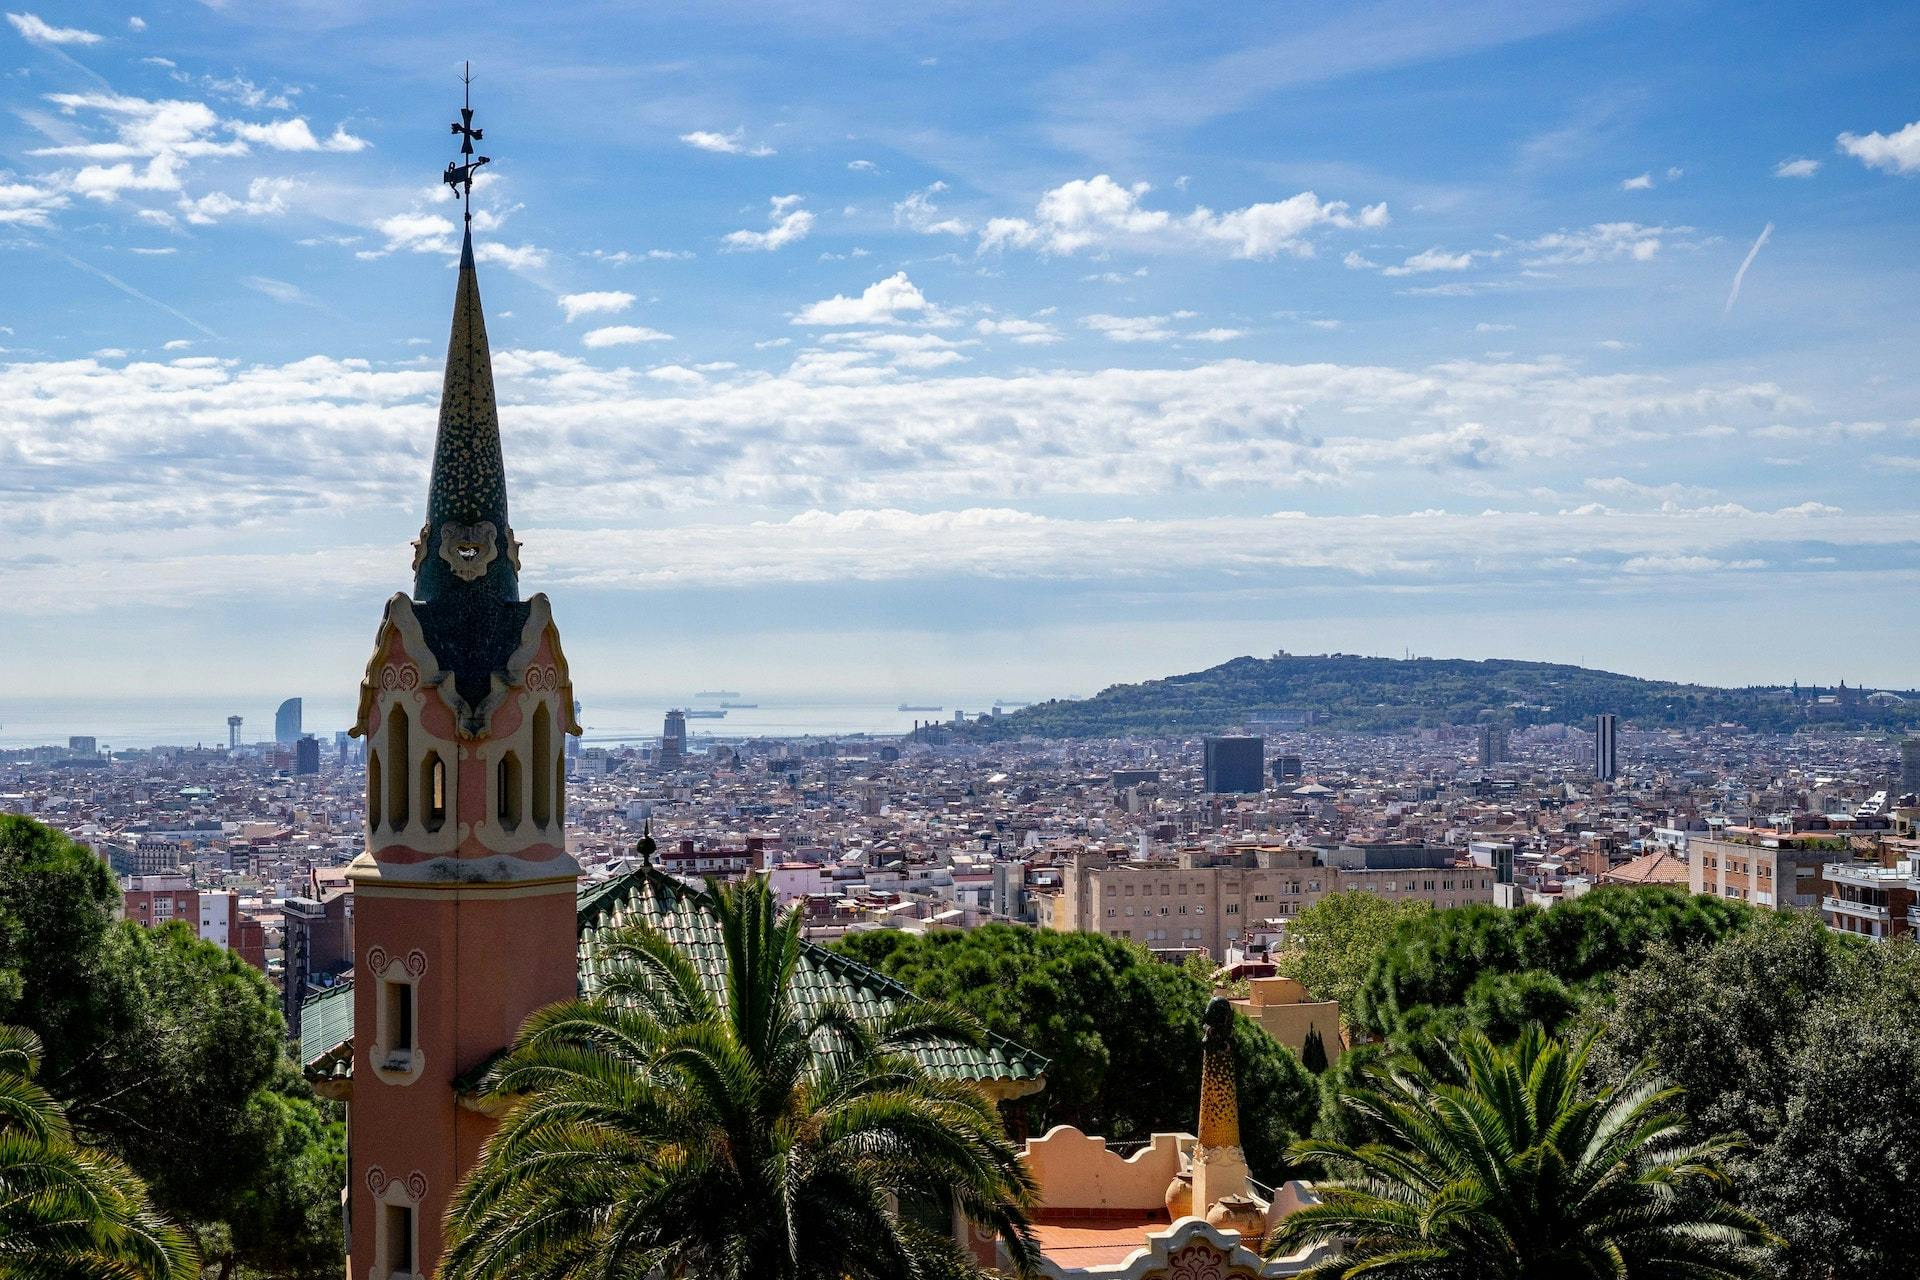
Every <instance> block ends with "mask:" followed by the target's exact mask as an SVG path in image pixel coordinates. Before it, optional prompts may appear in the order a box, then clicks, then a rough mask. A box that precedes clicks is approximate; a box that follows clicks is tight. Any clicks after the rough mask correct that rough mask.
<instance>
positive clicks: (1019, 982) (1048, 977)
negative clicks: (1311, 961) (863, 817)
mask: <svg viewBox="0 0 1920 1280" xmlns="http://www.w3.org/2000/svg"><path fill="white" fill-rule="evenodd" d="M835 945H836V946H837V947H838V948H839V949H840V950H842V951H844V952H845V953H847V954H848V955H851V956H853V957H854V958H855V959H857V960H860V961H862V962H863V963H866V964H869V965H872V966H873V967H875V968H877V969H879V970H880V971H881V972H882V973H885V974H887V975H888V976H889V977H892V978H894V979H896V980H897V981H899V982H901V983H903V984H905V985H906V986H907V987H909V988H911V989H912V990H913V991H914V992H915V993H916V994H919V995H921V996H924V997H926V998H928V999H931V1000H941V1001H946V1002H948V1003H951V1004H954V1005H957V1006H959V1007H960V1008H962V1009H965V1010H966V1011H967V1012H969V1013H971V1014H973V1015H974V1016H975V1017H977V1018H979V1019H980V1020H981V1021H982V1022H983V1023H985V1024H986V1026H987V1028H988V1029H989V1030H991V1031H994V1032H997V1033H999V1034H1001V1035H1004V1036H1006V1037H1008V1038H1009V1039H1012V1040H1016V1041H1018V1042H1019V1043H1021V1044H1023V1045H1026V1046H1027V1047H1028V1048H1030V1049H1032V1050H1034V1051H1035V1052H1037V1053H1041V1054H1044V1055H1046V1057H1047V1058H1048V1059H1050V1061H1051V1065H1050V1066H1049V1067H1048V1068H1047V1087H1046V1090H1045V1091H1044V1092H1043V1093H1041V1094H1040V1095H1039V1096H1038V1097H1036V1098H1031V1099H1026V1100H1024V1102H1025V1105H1026V1106H1027V1107H1028V1108H1029V1110H1028V1117H1029V1119H1030V1120H1031V1122H1032V1124H1033V1126H1034V1128H1035V1129H1036V1130H1039V1129H1044V1128H1046V1127H1049V1126H1051V1125H1056V1124H1071V1125H1074V1126H1075V1127H1077V1128H1079V1129H1081V1130H1082V1131H1084V1132H1087V1133H1091V1134H1097V1135H1099V1136H1101V1137H1104V1138H1112V1139H1135V1138H1144V1137H1146V1136H1148V1135H1149V1134H1152V1133H1155V1132H1181V1131H1187V1132H1190V1131H1192V1129H1193V1126H1194V1125H1195V1123H1196V1122H1197V1119H1198V1116H1199V1106H1200V1046H1201V1025H1200V1018H1201V1015H1202V1014H1203V1013H1205V1012H1206V1006H1207V1000H1208V999H1209V998H1210V996H1211V995H1212V992H1211V991H1210V990H1209V988H1208V986H1207V984H1206V983H1205V982H1203V981H1201V980H1200V979H1199V978H1197V977H1196V976H1195V975H1194V973H1192V972H1191V971H1189V970H1187V969H1186V968H1184V967H1183V966H1179V965H1169V964H1163V963H1161V962H1159V961H1157V960H1155V959H1153V958H1152V956H1150V955H1149V954H1148V953H1147V952H1146V951H1145V950H1143V949H1142V948H1140V947H1137V946H1134V945H1132V944H1129V943H1125V942H1121V941H1118V940H1116V939H1113V938H1107V937H1103V936H1101V935H1099V934H1091V933H1057V932H1054V931H1051V930H1045V929H1023V928H1018V927H1015V926H1012V925H986V926H984V927H982V928H978V929H968V930H964V931H956V932H941V933H930V934H925V935H919V936H916V935H911V934H905V933H901V932H898V931H895V930H875V931H873V932H870V933H861V934H854V935H851V936H849V937H847V938H844V939H842V940H841V941H840V942H838V943H836V944H835ZM1234 1055H1235V1059H1236V1062H1237V1064H1238V1070H1239V1074H1240V1078H1239V1082H1238V1083H1239V1093H1240V1126H1241V1140H1242V1142H1243V1143H1244V1145H1245V1148H1246V1153H1247V1160H1248V1163H1249V1164H1250V1165H1251V1166H1252V1168H1253V1171H1254V1175H1255V1176H1256V1177H1259V1178H1262V1179H1265V1180H1267V1181H1274V1180H1276V1179H1279V1178H1282V1177H1284V1176H1285V1174H1286V1170H1287V1168H1288V1165H1287V1155H1286V1150H1287V1145H1288V1143H1290V1142H1291V1141H1292V1140H1293V1139H1294V1138H1296V1137H1298V1136H1299V1135H1301V1134H1303V1133H1305V1132H1307V1130H1308V1129H1309V1128H1310V1127H1311V1125H1312V1123H1313V1118H1314V1114H1315V1111H1316V1109H1317V1105H1318V1103H1317V1097H1318V1095H1317V1091H1316V1089H1315V1086H1314V1082H1313V1077H1312V1076H1311V1075H1309V1074H1308V1073H1307V1071H1306V1070H1305V1068H1303V1067H1302V1066H1301V1065H1300V1061H1299V1059H1298V1058H1296V1057H1294V1055H1293V1053H1292V1051H1291V1050H1289V1049H1287V1048H1284V1047H1283V1046H1281V1045H1279V1044H1278V1043H1276V1042H1275V1041H1274V1039H1273V1038H1272V1037H1271V1036H1269V1035H1268V1034H1267V1033H1266V1032H1264V1031H1262V1030H1261V1029H1260V1028H1259V1027H1257V1026H1255V1025H1254V1024H1253V1023H1251V1022H1249V1021H1248V1020H1247V1019H1245V1018H1239V1019H1236V1020H1235V1028H1234Z"/></svg>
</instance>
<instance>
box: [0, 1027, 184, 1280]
mask: <svg viewBox="0 0 1920 1280" xmlns="http://www.w3.org/2000/svg"><path fill="white" fill-rule="evenodd" d="M39 1067H40V1041H39V1039H38V1038H37V1037H36V1036H35V1035H34V1034H33V1033H32V1032H31V1031H26V1030H23V1029H21V1028H19V1027H7V1026H0V1277H4V1278H5V1280H43V1278H44V1280H54V1277H59V1278H60V1280H92V1278H95V1277H98V1278H99V1280H192V1277H196V1276H198V1275H199V1274H200V1263H199V1259H198V1258H197V1257H195V1256H194V1251H193V1248H192V1246H191V1245H189V1244H188V1242H187V1238H186V1236H185V1235H183V1234H182V1233H181V1231H180V1229H179V1228H178V1227H175V1226H174V1225H173V1224H172V1223H170V1222H168V1221H167V1220H166V1219H165V1218H164V1217H163V1216H161V1215H160V1214H159V1213H158V1212H157V1211H156V1210H155V1209H154V1208H153V1207H152V1205H151V1204H149V1203H148V1200H147V1189H146V1186H145V1184H143V1183H142V1182H141V1181H140V1179H139V1177H138V1176H137V1175H136V1174H135V1173H134V1172H133V1170H131V1169H129V1168H127V1166H126V1165H124V1164H122V1163H121V1162H120V1161H119V1160H117V1159H115V1158H114V1157H112V1156H110V1155H106V1154H104V1153H102V1152H98V1151H91V1150H88V1149H87V1148H85V1147H81V1146H78V1145H76V1144H75V1142H74V1141H73V1134H72V1131H71V1129H70V1128H69V1127H68V1124H67V1117H66V1113H65V1111H64V1110H62V1109H61V1107H60V1104H59V1103H58V1102H56V1101H54V1099H53V1096H52V1095H51V1094H49V1093H48V1092H47V1091H46V1090H45V1089H42V1088H41V1087H40V1086H39V1084H38V1083H36V1082H35V1080H34V1078H33V1077H34V1073H35V1072H36V1071H38V1070H39Z"/></svg>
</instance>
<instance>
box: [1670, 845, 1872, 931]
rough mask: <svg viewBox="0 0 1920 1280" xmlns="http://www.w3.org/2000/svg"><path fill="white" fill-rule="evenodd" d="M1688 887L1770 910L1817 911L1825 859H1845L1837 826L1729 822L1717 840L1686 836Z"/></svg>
mask: <svg viewBox="0 0 1920 1280" xmlns="http://www.w3.org/2000/svg"><path fill="white" fill-rule="evenodd" d="M1687 858H1688V866H1687V887H1688V888H1689V889H1691V890H1692V891H1693V892H1695V893H1709V894H1712V895H1713V896H1715V897H1717V898H1733V899H1736V900H1738V901H1740V902H1750V903H1752V904H1753V905H1754V906H1756V907H1770V908H1772V909H1773V910H1775V911H1784V910H1787V909H1788V908H1799V909H1801V910H1808V911H1818V910H1819V909H1820V905H1821V898H1822V896H1823V895H1824V892H1825V889H1826V883H1825V876H1826V869H1827V866H1828V864H1829V863H1834V862H1850V861H1852V859H1853V853H1852V851H1851V850H1850V849H1849V848H1848V844H1847V837H1846V836H1845V834H1843V833H1841V832H1837V831H1792V832H1788V831H1773V830H1769V829H1767V828H1765V827H1728V828H1727V829H1726V831H1725V833H1724V835H1723V837H1722V838H1720V839H1717V840H1708V839H1702V838H1700V837H1695V838H1694V839H1692V840H1689V841H1688V842H1687Z"/></svg>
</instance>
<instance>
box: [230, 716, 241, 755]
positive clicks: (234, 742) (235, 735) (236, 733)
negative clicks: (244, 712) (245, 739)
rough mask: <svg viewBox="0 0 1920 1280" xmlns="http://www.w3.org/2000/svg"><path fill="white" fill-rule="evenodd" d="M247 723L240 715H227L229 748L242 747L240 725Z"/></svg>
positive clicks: (233, 749)
mask: <svg viewBox="0 0 1920 1280" xmlns="http://www.w3.org/2000/svg"><path fill="white" fill-rule="evenodd" d="M243 723H245V722H244V721H243V720H241V719H240V717H239V716H228V717H227V750H229V751H238V750H239V749H240V726H241V725H242V724H243Z"/></svg>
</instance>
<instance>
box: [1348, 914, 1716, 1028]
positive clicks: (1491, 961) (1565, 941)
mask: <svg viewBox="0 0 1920 1280" xmlns="http://www.w3.org/2000/svg"><path fill="white" fill-rule="evenodd" d="M1753 914H1754V913H1753V911H1752V909H1751V908H1749V907H1746V906H1745V905H1743V904H1741V903H1737V902H1729V901H1727V900H1726V899H1723V898H1711V897H1696V896H1694V895H1692V894H1688V893H1683V892H1681V891H1679V890H1675V889H1652V888H1637V887H1628V886H1614V887H1608V888H1600V889H1595V890H1592V891H1591V892H1588V893H1585V894H1582V895H1581V896H1580V897H1578V898H1574V899H1572V900H1570V901H1567V902H1561V903H1557V904H1556V905H1554V906H1552V907H1548V908H1540V907H1525V906H1523V907H1519V908H1517V909H1515V910H1511V911H1506V910H1501V909H1499V908H1496V907H1492V906H1484V905H1476V906H1470V907H1457V908H1455V909H1453V910H1450V911H1434V912H1428V913H1426V914H1424V915H1418V916H1415V917H1414V918H1412V919H1410V920H1403V921H1402V922H1401V923H1400V924H1399V925H1398V926H1397V927H1396V928H1395V929H1394V932H1393V936H1392V938H1391V939H1390V940H1389V942H1388V944H1387V945H1386V946H1385V947H1384V948H1383V949H1382V950H1381V951H1380V954H1379V958H1378V960H1377V961H1376V962H1375V964H1374V966H1373V968H1372V970H1371V971H1370V972H1369V973H1368V974H1367V976H1366V978H1365V980H1364V981H1363V982H1362V983H1361V984H1360V986H1359V989H1358V990H1357V991H1356V993H1355V998H1354V1001H1353V1004H1352V1006H1351V1008H1346V1007H1343V1012H1345V1013H1347V1014H1348V1016H1349V1017H1350V1018H1351V1020H1352V1023H1353V1025H1355V1026H1357V1027H1359V1028H1360V1029H1362V1030H1364V1031H1367V1032H1370V1033H1371V1034H1373V1035H1377V1036H1382V1037H1385V1038H1386V1039H1389V1040H1391V1041H1392V1042H1393V1043H1394V1044H1395V1045H1397V1046H1399V1047H1401V1048H1404V1049H1412V1050H1416V1051H1417V1050H1419V1048H1420V1047H1421V1045H1422V1044H1423V1043H1426V1042H1432V1041H1439V1040H1445V1039H1449V1038H1451V1037H1453V1036H1455V1035H1458V1034H1459V1033H1460V1032H1461V1031H1463V1030H1465V1029H1466V1028H1468V1027H1472V1028H1474V1029H1477V1030H1479V1031H1481V1032H1482V1033H1484V1034H1486V1035H1487V1036H1488V1037H1490V1038H1492V1039H1495V1040H1508V1039H1511V1038H1513V1037H1514V1036H1516V1035H1518V1034H1519V1033H1520V1031H1521V1029H1522V1028H1524V1027H1526V1026H1527V1025H1529V1024H1531V1023H1534V1022H1538V1023H1540V1024H1541V1025H1542V1026H1544V1027H1546V1028H1547V1030H1549V1031H1553V1030H1556V1029H1558V1028H1560V1027H1562V1026H1564V1025H1566V1024H1567V1023H1568V1021H1569V1020H1570V1019H1571V1018H1572V1017H1573V1016H1574V1014H1575V1013H1576V1012H1577V1011H1579V1010H1581V1009H1582V1008H1584V1007H1586V1006H1587V1005H1588V1004H1589V1003H1591V1002H1593V1001H1595V1000H1599V1001H1605V1000H1606V999H1607V998H1609V993H1610V991H1611V989H1612V984H1613V982H1614V981H1615V979H1616V978H1617V977H1618V976H1619V975H1620V974H1622V973H1624V972H1626V971H1628V970H1631V969H1632V968H1634V967H1635V966H1637V965H1638V964H1639V963H1640V961H1641V959H1642V958H1643V957H1644V955H1645V954H1646V950H1647V948H1648V947H1649V946H1651V945H1652V944H1654V943H1656V942H1672V943H1674V944H1676V945H1681V946H1685V945H1689V944H1691V943H1695V942H1709V941H1712V940H1713V939H1715V938H1719V937H1722V936H1724V935H1726V934H1728V933H1731V932H1733V931H1735V930H1738V929H1741V928H1744V927H1745V926H1746V924H1747V922H1748V921H1749V920H1750V919H1751V918H1752V916H1753Z"/></svg>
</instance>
